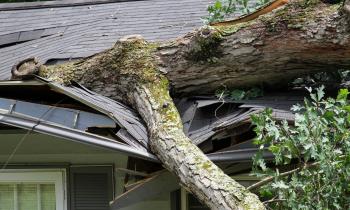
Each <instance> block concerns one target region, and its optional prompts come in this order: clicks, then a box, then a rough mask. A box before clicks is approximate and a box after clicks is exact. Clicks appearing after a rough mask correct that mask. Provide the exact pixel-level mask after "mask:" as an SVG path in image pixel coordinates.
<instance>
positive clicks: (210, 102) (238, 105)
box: [180, 93, 303, 145]
mask: <svg viewBox="0 0 350 210" xmlns="http://www.w3.org/2000/svg"><path fill="white" fill-rule="evenodd" d="M302 101H303V95H302V94H300V93H297V94H296V95H289V96H285V95H279V94H272V95H270V96H263V97H260V98H257V99H255V100H241V101H230V100H226V101H222V100H218V99H210V98H193V99H188V101H187V102H186V103H187V105H184V106H185V107H187V108H186V110H185V111H183V115H182V118H183V123H184V125H185V126H184V127H185V133H186V134H187V135H188V136H189V138H190V139H191V140H192V141H193V142H194V143H195V144H196V145H200V144H202V143H203V142H205V141H207V140H208V139H210V138H215V136H217V135H218V136H220V138H224V137H225V136H226V137H228V136H234V135H239V134H240V133H242V132H246V131H247V130H242V128H241V127H239V126H241V125H243V124H250V115H252V114H257V113H259V112H261V111H262V110H264V109H265V108H267V107H270V108H272V110H273V116H274V118H275V119H278V120H287V121H293V120H294V114H293V113H292V112H291V111H290V108H291V107H292V106H293V105H295V104H297V103H302ZM182 104H184V102H182ZM189 104H190V105H189ZM223 105H225V106H223ZM180 109H181V108H180ZM220 110H222V112H223V113H220V115H218V116H216V112H217V114H219V111H220ZM235 128H238V129H236V130H237V131H236V132H235V131H234V129H235ZM248 129H249V127H248ZM225 132H227V134H225Z"/></svg>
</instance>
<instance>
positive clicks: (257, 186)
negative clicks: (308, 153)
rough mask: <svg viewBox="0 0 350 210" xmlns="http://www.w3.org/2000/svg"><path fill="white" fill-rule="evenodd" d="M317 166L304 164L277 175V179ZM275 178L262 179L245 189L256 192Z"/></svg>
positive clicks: (316, 163) (317, 163)
mask: <svg viewBox="0 0 350 210" xmlns="http://www.w3.org/2000/svg"><path fill="white" fill-rule="evenodd" d="M318 165H319V162H315V163H311V164H306V165H304V166H301V167H298V168H295V169H293V170H290V171H286V172H283V173H281V174H279V176H278V177H279V178H280V177H285V176H289V175H291V174H294V173H297V172H299V171H301V170H303V169H308V168H313V167H316V166H318ZM275 178H276V177H274V176H269V177H266V178H264V179H262V180H261V181H259V182H257V183H255V184H253V185H251V186H249V187H247V189H248V190H250V191H253V190H256V189H257V188H259V187H261V186H264V185H266V184H267V183H269V182H272V181H273V180H274V179H275Z"/></svg>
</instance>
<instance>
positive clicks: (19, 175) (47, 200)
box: [0, 170, 66, 210]
mask: <svg viewBox="0 0 350 210" xmlns="http://www.w3.org/2000/svg"><path fill="white" fill-rule="evenodd" d="M64 181H65V171H64V170H60V171H35V172H33V171H29V170H5V171H1V173H0V204H1V205H0V210H65V209H66V201H65V197H66V196H65V195H64V193H65V186H64Z"/></svg>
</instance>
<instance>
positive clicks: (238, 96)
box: [230, 89, 245, 101]
mask: <svg viewBox="0 0 350 210" xmlns="http://www.w3.org/2000/svg"><path fill="white" fill-rule="evenodd" d="M244 96H245V91H244V90H238V89H236V90H233V91H231V92H230V98H231V99H232V100H235V101H239V100H243V99H244Z"/></svg>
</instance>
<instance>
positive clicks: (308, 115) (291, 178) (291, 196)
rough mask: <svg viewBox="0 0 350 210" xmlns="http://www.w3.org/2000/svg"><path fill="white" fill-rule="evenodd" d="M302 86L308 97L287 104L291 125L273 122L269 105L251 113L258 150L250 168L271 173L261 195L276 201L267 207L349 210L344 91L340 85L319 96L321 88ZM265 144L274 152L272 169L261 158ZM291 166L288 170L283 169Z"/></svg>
mask: <svg viewBox="0 0 350 210" xmlns="http://www.w3.org/2000/svg"><path fill="white" fill-rule="evenodd" d="M307 90H308V91H309V93H310V99H305V101H304V105H295V106H294V107H293V108H292V110H293V111H294V112H296V114H295V122H294V125H290V124H289V123H288V122H286V121H282V122H277V121H275V120H274V119H273V117H272V110H271V109H266V110H265V111H264V112H262V113H261V114H258V115H253V116H252V121H253V124H254V125H255V132H256V134H257V137H256V139H255V144H257V145H258V146H259V148H260V150H259V152H258V153H257V154H256V156H255V157H254V160H253V162H254V167H253V171H254V173H255V174H256V175H258V176H261V177H267V176H269V177H272V179H271V182H270V183H269V184H267V185H265V186H263V187H262V188H261V189H260V192H261V195H262V196H263V197H264V198H265V199H272V200H274V201H276V202H269V206H270V207H272V208H273V209H349V208H350V185H349V183H350V106H349V103H348V100H347V98H348V95H349V91H348V90H347V89H341V90H340V91H339V93H338V96H337V97H336V99H333V98H328V99H325V98H324V96H325V93H324V87H320V88H318V89H316V90H312V89H311V88H308V89H307ZM265 148H267V149H268V150H269V151H270V152H271V153H273V154H274V160H273V163H274V164H273V165H274V167H269V166H271V164H269V163H267V162H266V161H265V160H264V159H263V158H262V152H263V151H264V149H265ZM291 164H292V165H293V167H294V169H292V170H289V171H290V172H291V173H288V168H289V169H290V167H291ZM275 166H276V167H275ZM278 168H280V169H283V168H284V172H283V173H280V172H279V169H278ZM286 171H287V172H286ZM285 174H287V175H285Z"/></svg>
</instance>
